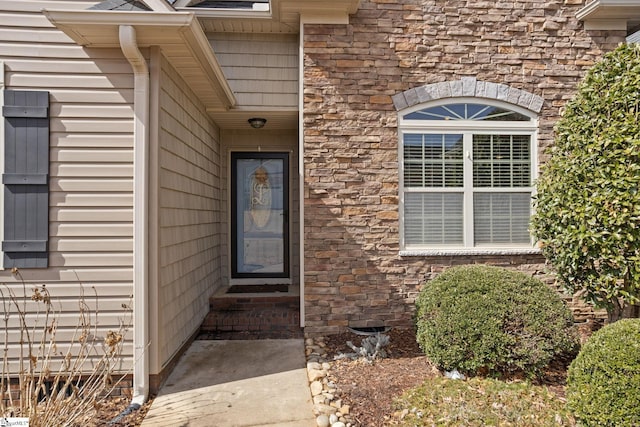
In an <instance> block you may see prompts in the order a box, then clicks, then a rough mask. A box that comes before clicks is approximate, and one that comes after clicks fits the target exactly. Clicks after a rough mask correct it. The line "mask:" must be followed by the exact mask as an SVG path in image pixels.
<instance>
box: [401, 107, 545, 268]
mask: <svg viewBox="0 0 640 427" xmlns="http://www.w3.org/2000/svg"><path fill="white" fill-rule="evenodd" d="M458 103H476V104H478V103H481V104H486V105H492V106H496V107H501V108H506V109H509V110H512V111H515V112H517V113H520V114H523V115H525V116H527V117H530V118H531V120H530V121H522V122H517V121H513V122H507V121H505V122H484V121H476V120H405V119H403V117H404V116H405V115H407V114H410V113H412V112H414V111H418V110H422V109H425V108H431V107H437V106H441V105H448V104H458ZM496 124H499V125H497V126H496ZM416 133H444V134H463V135H464V136H463V138H464V151H465V153H464V162H465V168H464V174H465V177H464V180H465V186H464V188H463V191H464V192H465V201H464V206H465V208H464V209H465V213H464V222H463V227H464V241H465V242H472V241H473V216H472V215H471V213H472V212H473V210H472V207H471V204H472V198H473V186H472V184H470V183H469V180H470V179H472V172H471V171H472V168H473V166H472V164H468V163H467V162H472V161H473V160H472V159H471V154H470V153H471V149H472V147H471V140H472V135H473V134H510V135H530V136H531V142H530V144H531V147H530V150H531V151H530V152H531V183H532V184H531V186H529V187H520V188H513V189H512V188H504V189H501V188H492V190H491V191H492V192H499V191H506V192H518V190H520V191H522V192H530V193H531V195H532V199H533V196H534V195H535V185H534V183H535V180H536V179H537V177H538V143H537V141H538V115H537V114H536V113H534V112H532V111H530V110H527V109H524V108H522V107H519V106H517V105H513V104H509V103H505V102H499V101H495V100H491V99H486V98H477V97H457V98H455V97H454V98H443V99H439V100H436V101H432V102H428V103H423V104H419V105H415V106H413V107H411V108H406V109H404V110H401V111H398V160H399V170H398V173H399V179H398V181H399V196H400V202H399V214H400V215H399V217H400V219H399V226H400V251H399V255H400V256H406V257H409V256H456V255H520V254H522V255H527V254H539V253H541V251H540V249H539V248H537V247H536V246H535V242H534V241H533V239H532V240H531V244H530V245H526V244H523V245H512V246H511V245H491V246H488V245H486V246H476V247H472V246H437V245H433V246H429V247H417V246H411V247H407V245H406V243H405V235H404V203H405V192H411V191H414V190H411V189H406V190H405V188H404V135H405V134H416ZM469 185H470V186H469ZM470 188H471V190H469V189H470ZM415 191H418V192H431V191H432V192H438V193H442V192H460V191H461V189H460V188H446V187H443V188H434V189H432V190H431V189H429V190H426V191H425V190H424V189H420V190H415ZM470 199H471V200H470ZM531 212H532V213H533V206H532V207H531Z"/></svg>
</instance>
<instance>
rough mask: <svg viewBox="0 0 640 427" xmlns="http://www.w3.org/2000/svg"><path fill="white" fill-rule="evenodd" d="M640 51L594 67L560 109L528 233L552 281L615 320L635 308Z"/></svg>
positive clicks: (638, 288)
mask: <svg viewBox="0 0 640 427" xmlns="http://www.w3.org/2000/svg"><path fill="white" fill-rule="evenodd" d="M638 93H640V44H638V43H630V44H628V45H627V44H625V45H621V46H619V47H618V48H617V49H615V50H614V51H612V52H609V53H607V54H606V55H605V56H604V57H603V58H602V60H601V61H599V62H598V63H597V64H596V65H594V66H593V67H592V68H591V69H590V70H589V72H588V73H587V75H586V76H585V78H584V80H583V81H582V83H580V86H579V87H578V91H577V93H576V94H575V96H574V97H573V99H571V101H569V102H568V103H567V104H566V108H565V112H564V114H563V116H562V118H561V119H560V120H559V121H558V123H557V124H556V128H555V135H556V138H555V144H554V145H553V147H552V149H551V150H550V152H549V154H550V155H551V157H550V158H549V161H548V162H546V163H545V164H544V165H543V166H542V167H541V170H540V172H541V173H540V178H539V179H538V181H537V183H536V190H537V195H536V209H535V215H534V216H533V217H532V221H531V229H532V232H533V235H534V237H535V238H536V240H538V242H539V243H540V246H541V247H542V251H543V254H544V256H545V258H546V259H547V260H548V261H549V263H550V264H551V265H552V266H553V267H554V269H555V271H556V273H557V277H558V279H559V280H560V281H561V282H562V283H563V285H564V286H565V287H566V288H567V289H568V290H569V291H570V292H571V293H577V295H578V296H579V297H580V298H583V299H584V300H586V301H587V302H589V303H593V304H595V305H596V306H597V307H602V308H606V309H607V311H608V313H609V319H610V320H612V321H613V320H618V319H619V318H620V317H621V316H622V314H623V310H624V308H625V306H628V305H635V304H640V257H639V256H638V253H640V227H638V222H639V221H640V102H638Z"/></svg>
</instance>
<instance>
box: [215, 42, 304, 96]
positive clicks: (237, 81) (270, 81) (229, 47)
mask: <svg viewBox="0 0 640 427" xmlns="http://www.w3.org/2000/svg"><path fill="white" fill-rule="evenodd" d="M207 37H209V41H210V42H211V45H212V46H213V50H214V52H215V54H216V57H217V58H218V61H219V62H220V65H221V66H222V70H223V72H224V75H225V76H226V78H227V80H228V81H229V86H230V87H231V89H232V90H233V92H234V94H235V95H236V99H237V100H238V106H239V107H242V108H251V107H254V108H264V107H272V108H273V107H276V108H292V109H297V108H298V36H297V35H292V34H286V35H285V34H236V33H219V34H208V35H207Z"/></svg>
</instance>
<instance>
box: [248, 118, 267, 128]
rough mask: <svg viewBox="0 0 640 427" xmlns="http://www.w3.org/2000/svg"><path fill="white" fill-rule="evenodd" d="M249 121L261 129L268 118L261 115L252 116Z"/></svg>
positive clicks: (252, 125)
mask: <svg viewBox="0 0 640 427" xmlns="http://www.w3.org/2000/svg"><path fill="white" fill-rule="evenodd" d="M248 122H249V124H250V125H251V127H252V128H254V129H260V128H262V127H264V125H265V124H266V123H267V119H263V118H261V117H252V118H250V119H249V120H248Z"/></svg>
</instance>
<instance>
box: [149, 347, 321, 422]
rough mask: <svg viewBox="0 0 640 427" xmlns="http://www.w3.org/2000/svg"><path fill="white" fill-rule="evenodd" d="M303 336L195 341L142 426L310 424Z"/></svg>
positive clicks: (309, 401) (311, 406) (310, 403)
mask: <svg viewBox="0 0 640 427" xmlns="http://www.w3.org/2000/svg"><path fill="white" fill-rule="evenodd" d="M315 425H316V422H315V417H314V415H313V404H312V401H311V392H310V390H309V383H308V380H307V371H306V367H305V357H304V341H303V340H302V339H283V340H242V341H241V340H230V341H222V340H221V341H216V340H212V341H203V340H196V341H194V342H193V344H191V346H190V347H189V349H188V350H187V351H186V352H185V354H184V355H183V356H182V358H180V361H179V362H178V365H177V366H176V368H175V369H174V371H173V372H172V373H171V375H169V378H168V379H167V381H166V384H165V385H164V386H163V387H162V388H161V389H160V393H159V394H158V396H157V397H156V399H155V400H154V402H153V404H152V405H151V409H150V410H149V412H148V413H147V416H146V417H145V419H144V421H143V423H142V427H162V426H172V427H175V426H181V427H187V426H188V427H211V426H216V427H248V426H295V427H307V426H308V427H313V426H315Z"/></svg>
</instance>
